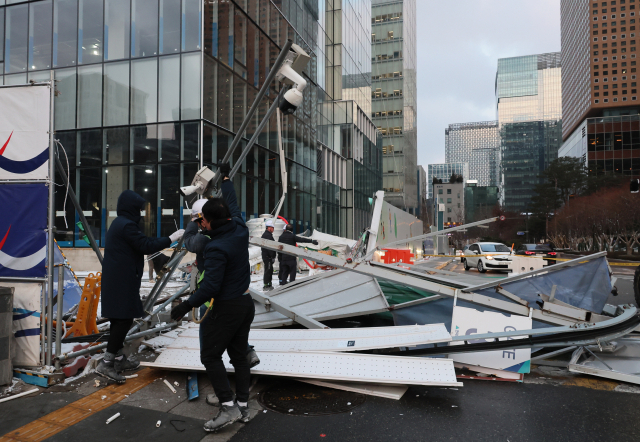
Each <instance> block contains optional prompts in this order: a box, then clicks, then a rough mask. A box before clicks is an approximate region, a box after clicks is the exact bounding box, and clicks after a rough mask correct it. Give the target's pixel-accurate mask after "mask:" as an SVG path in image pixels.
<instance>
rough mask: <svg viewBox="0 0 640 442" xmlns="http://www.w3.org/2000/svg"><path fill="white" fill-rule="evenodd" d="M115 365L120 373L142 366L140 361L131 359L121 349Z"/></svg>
mask: <svg viewBox="0 0 640 442" xmlns="http://www.w3.org/2000/svg"><path fill="white" fill-rule="evenodd" d="M114 366H115V369H116V371H117V372H118V373H122V372H123V371H132V370H137V369H138V368H140V362H139V361H136V360H133V359H129V358H128V357H126V356H125V354H124V353H123V352H122V350H120V351H119V352H118V353H117V354H116V359H115V364H114Z"/></svg>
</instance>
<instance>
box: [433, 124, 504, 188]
mask: <svg viewBox="0 0 640 442" xmlns="http://www.w3.org/2000/svg"><path fill="white" fill-rule="evenodd" d="M444 134H445V144H444V149H445V159H446V162H447V163H469V176H465V179H470V180H477V181H478V185H480V186H496V185H497V183H498V181H499V178H498V176H499V155H500V131H499V130H498V122H497V121H480V122H477V123H460V124H450V125H449V127H448V128H447V129H445V130H444Z"/></svg>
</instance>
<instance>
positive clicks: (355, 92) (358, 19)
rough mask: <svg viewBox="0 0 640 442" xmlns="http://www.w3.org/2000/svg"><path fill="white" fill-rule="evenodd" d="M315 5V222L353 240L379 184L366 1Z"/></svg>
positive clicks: (379, 153) (368, 219)
mask: <svg viewBox="0 0 640 442" xmlns="http://www.w3.org/2000/svg"><path fill="white" fill-rule="evenodd" d="M320 4H321V8H320V10H321V13H320V16H319V22H320V30H319V33H320V37H319V40H318V57H317V60H318V71H319V72H321V73H322V74H320V75H319V78H318V85H319V89H318V97H317V99H318V112H319V115H318V120H319V121H320V123H319V124H318V137H317V149H318V150H317V162H316V163H317V180H318V184H317V188H318V194H317V197H318V200H319V202H318V207H317V226H318V229H319V230H321V231H322V232H325V233H330V234H334V235H339V236H343V237H348V238H356V237H357V236H358V235H359V233H360V232H361V231H362V230H363V229H364V228H365V227H368V226H369V225H370V223H371V205H370V204H369V198H371V197H372V196H373V195H374V194H375V192H376V191H378V190H380V189H381V188H382V137H381V134H380V132H379V131H378V130H377V129H376V126H375V125H374V123H373V121H372V120H371V0H365V1H356V0H344V1H330V0H322V1H320ZM323 43H324V45H323Z"/></svg>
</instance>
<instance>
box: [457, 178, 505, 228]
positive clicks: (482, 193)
mask: <svg viewBox="0 0 640 442" xmlns="http://www.w3.org/2000/svg"><path fill="white" fill-rule="evenodd" d="M499 194H500V191H499V189H498V187H497V186H478V183H477V182H475V180H470V181H467V183H466V186H465V188H464V222H465V224H469V223H473V222H476V221H481V220H483V219H487V218H491V217H492V216H493V213H494V212H493V209H494V208H495V206H496V205H497V204H498V201H499V198H498V195H499Z"/></svg>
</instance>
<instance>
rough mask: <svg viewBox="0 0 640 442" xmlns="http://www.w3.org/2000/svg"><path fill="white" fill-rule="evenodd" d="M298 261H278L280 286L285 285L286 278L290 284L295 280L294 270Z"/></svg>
mask: <svg viewBox="0 0 640 442" xmlns="http://www.w3.org/2000/svg"><path fill="white" fill-rule="evenodd" d="M297 267H298V261H280V284H286V283H287V278H289V281H290V282H293V281H295V280H296V270H297Z"/></svg>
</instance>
